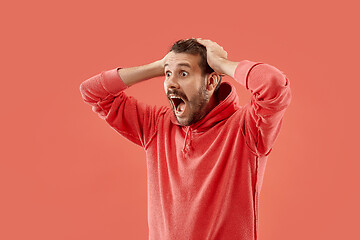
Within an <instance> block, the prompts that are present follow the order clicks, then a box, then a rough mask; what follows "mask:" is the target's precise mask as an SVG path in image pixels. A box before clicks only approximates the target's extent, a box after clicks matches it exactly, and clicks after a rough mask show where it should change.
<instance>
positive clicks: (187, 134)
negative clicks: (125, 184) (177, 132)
mask: <svg viewBox="0 0 360 240" xmlns="http://www.w3.org/2000/svg"><path fill="white" fill-rule="evenodd" d="M187 141H189V143H187ZM190 141H191V131H190V127H187V130H186V134H185V139H184V147H183V150H182V151H183V152H185V149H186V146H187V145H190Z"/></svg>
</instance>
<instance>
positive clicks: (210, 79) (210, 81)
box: [206, 72, 220, 92]
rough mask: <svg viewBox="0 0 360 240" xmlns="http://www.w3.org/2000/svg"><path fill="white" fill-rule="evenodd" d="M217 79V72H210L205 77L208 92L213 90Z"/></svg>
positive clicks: (218, 77)
mask: <svg viewBox="0 0 360 240" xmlns="http://www.w3.org/2000/svg"><path fill="white" fill-rule="evenodd" d="M219 81H220V75H219V74H217V73H216V72H212V73H210V74H209V75H208V76H207V79H206V89H207V90H208V91H210V92H212V91H214V90H215V88H216V86H217V84H218V82H219Z"/></svg>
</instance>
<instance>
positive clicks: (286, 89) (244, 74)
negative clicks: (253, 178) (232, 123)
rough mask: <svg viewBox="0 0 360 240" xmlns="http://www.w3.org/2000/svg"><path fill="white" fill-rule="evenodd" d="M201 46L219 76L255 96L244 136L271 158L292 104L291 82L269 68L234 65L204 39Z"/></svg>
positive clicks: (254, 148)
mask: <svg viewBox="0 0 360 240" xmlns="http://www.w3.org/2000/svg"><path fill="white" fill-rule="evenodd" d="M199 42H200V43H201V44H203V45H204V46H206V48H207V53H208V54H207V57H208V63H209V65H210V66H211V67H212V68H213V69H214V71H215V72H217V73H219V74H226V75H228V76H230V77H232V78H234V79H235V80H236V81H237V82H238V83H240V84H241V85H243V86H244V87H246V89H247V90H249V91H250V92H251V93H252V97H251V100H250V102H249V103H248V104H246V105H245V106H244V107H243V111H244V117H243V118H242V120H241V122H240V126H241V132H242V134H243V135H244V137H245V139H246V142H247V145H248V146H249V148H250V149H251V150H252V152H253V153H254V154H256V155H257V156H260V155H268V154H269V153H270V151H271V148H272V146H273V145H274V143H275V140H276V138H277V136H278V134H279V131H280V128H281V125H282V119H283V116H284V113H285V110H286V108H287V107H288V106H289V104H290V101H291V91H290V82H289V80H288V79H287V77H286V76H285V75H284V74H283V73H282V72H281V71H279V70H278V69H276V68H275V67H273V66H271V65H269V64H265V63H260V62H252V61H248V60H243V61H240V62H233V61H230V60H228V59H227V53H226V52H225V51H224V49H223V48H222V47H220V46H219V45H218V44H216V43H214V42H211V41H210V40H201V39H200V41H199Z"/></svg>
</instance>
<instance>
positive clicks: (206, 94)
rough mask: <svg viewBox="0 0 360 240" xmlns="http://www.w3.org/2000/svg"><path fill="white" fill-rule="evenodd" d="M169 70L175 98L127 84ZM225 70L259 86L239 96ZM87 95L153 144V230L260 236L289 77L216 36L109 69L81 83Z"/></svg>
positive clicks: (193, 235) (131, 134) (132, 134)
mask: <svg viewBox="0 0 360 240" xmlns="http://www.w3.org/2000/svg"><path fill="white" fill-rule="evenodd" d="M163 75H165V80H164V89H165V93H166V95H167V97H168V99H169V102H170V106H171V108H169V107H167V106H162V107H157V106H150V105H147V104H144V103H141V102H139V101H137V100H136V99H134V98H133V97H129V96H127V95H126V94H125V93H124V90H125V89H127V88H128V87H130V86H132V85H133V84H136V83H138V82H140V81H144V80H146V79H150V78H153V77H157V76H163ZM222 75H228V76H230V77H232V78H233V79H234V80H235V81H236V82H237V83H239V84H241V85H243V86H244V87H246V89H247V90H249V91H250V92H251V93H252V97H251V100H250V102H249V103H248V104H246V105H244V106H239V103H238V96H237V94H236V90H235V88H234V86H233V84H232V83H230V82H221V76H222ZM80 91H81V94H82V97H83V99H84V101H85V102H87V103H88V104H90V105H91V106H92V109H93V111H94V112H96V113H98V114H99V116H100V117H101V118H102V119H104V120H106V122H107V123H108V124H109V125H110V126H111V127H112V128H113V129H115V130H116V131H117V132H118V133H120V134H121V135H122V136H124V137H125V138H127V139H129V140H130V141H132V142H134V143H136V144H138V145H140V146H142V147H143V148H144V150H145V151H146V160H147V171H148V174H147V175H148V224H149V239H152V240H159V239H176V240H182V239H184V240H185V239H186V240H189V239H194V240H201V239H207V240H210V239H226V240H228V239H246V240H248V239H251V240H253V239H257V238H258V209H259V192H260V189H261V185H262V180H263V175H264V171H265V165H266V161H267V157H268V154H269V153H270V151H271V149H272V146H273V144H274V142H275V139H276V137H277V135H278V133H279V130H280V127H281V124H282V119H283V116H284V113H285V110H286V108H287V107H288V105H289V103H290V100H291V92H290V82H289V80H288V79H287V77H286V76H285V75H284V74H283V73H282V72H281V71H279V70H278V69H276V68H275V67H273V66H270V65H268V64H265V63H260V62H252V61H248V60H242V61H240V62H234V61H230V60H228V59H227V52H226V51H225V50H224V49H223V48H222V47H221V46H219V45H218V44H217V43H215V42H212V41H210V40H204V39H200V38H198V39H187V40H179V41H178V42H176V43H175V44H174V45H173V46H172V48H171V49H170V51H169V53H168V54H167V55H166V56H165V57H164V58H163V59H161V60H158V61H155V62H153V63H150V64H147V65H144V66H139V67H132V68H120V67H118V68H115V69H112V70H108V71H103V72H101V73H100V74H98V75H96V76H93V77H91V78H89V79H88V80H86V81H84V82H83V83H82V84H81V85H80Z"/></svg>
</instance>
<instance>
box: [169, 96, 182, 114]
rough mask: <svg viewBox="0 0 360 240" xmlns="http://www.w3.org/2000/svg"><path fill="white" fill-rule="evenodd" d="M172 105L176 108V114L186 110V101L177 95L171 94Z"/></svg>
mask: <svg viewBox="0 0 360 240" xmlns="http://www.w3.org/2000/svg"><path fill="white" fill-rule="evenodd" d="M170 99H171V102H172V105H173V107H174V109H175V114H176V115H181V114H182V113H183V112H184V111H185V102H184V100H183V99H182V98H180V97H176V96H170Z"/></svg>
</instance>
